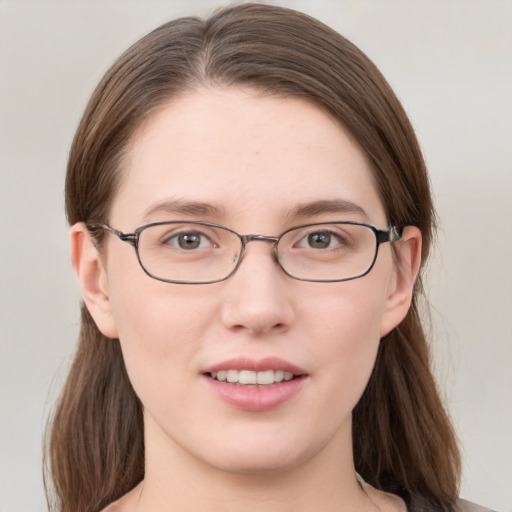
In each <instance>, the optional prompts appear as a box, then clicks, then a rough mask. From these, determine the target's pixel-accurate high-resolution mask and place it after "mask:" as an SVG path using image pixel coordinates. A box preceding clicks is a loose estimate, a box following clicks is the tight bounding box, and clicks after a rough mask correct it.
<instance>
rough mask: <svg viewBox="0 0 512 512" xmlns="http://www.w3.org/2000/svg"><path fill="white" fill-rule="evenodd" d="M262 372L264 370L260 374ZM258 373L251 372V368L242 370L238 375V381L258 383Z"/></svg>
mask: <svg viewBox="0 0 512 512" xmlns="http://www.w3.org/2000/svg"><path fill="white" fill-rule="evenodd" d="M260 373H263V372H258V374H260ZM258 374H257V373H256V372H250V371H249V370H242V371H241V372H240V373H239V375H238V382H239V383H240V384H256V382H257V380H258Z"/></svg>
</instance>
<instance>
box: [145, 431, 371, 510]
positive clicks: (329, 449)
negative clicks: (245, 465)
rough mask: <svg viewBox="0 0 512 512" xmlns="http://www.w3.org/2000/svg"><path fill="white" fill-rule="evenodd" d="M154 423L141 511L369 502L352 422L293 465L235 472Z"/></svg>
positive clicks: (352, 506) (353, 506)
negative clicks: (174, 439) (214, 463)
mask: <svg viewBox="0 0 512 512" xmlns="http://www.w3.org/2000/svg"><path fill="white" fill-rule="evenodd" d="M149 423H150V424H147V425H146V474H145V480H144V482H143V484H142V485H141V487H140V488H141V492H140V496H139V498H138V503H137V507H136V511H137V512H147V511H150V510H151V511H152V512H170V511H173V510H179V511H180V512H189V511H190V512H192V511H197V510H202V511H204V512H216V511H222V512H231V511H233V512H234V511H237V512H238V511H239V510H240V509H241V507H243V510H244V512H263V511H265V512H267V511H268V510H279V511H280V512H292V511H293V512H306V511H307V512H311V510H315V511H318V512H353V511H356V510H357V511H361V510H363V511H364V510H366V506H367V505H368V503H367V497H366V495H365V494H364V492H362V491H361V488H360V486H359V485H358V483H357V480H356V476H355V470H354V464H353V458H352V442H351V431H350V427H349V428H348V429H345V430H340V431H339V432H337V433H336V434H335V435H334V437H333V439H332V440H331V441H330V442H329V443H328V444H327V445H326V446H325V447H324V448H323V449H322V450H320V451H319V452H317V453H315V454H314V455H313V456H311V457H310V458H308V459H306V460H300V461H294V463H291V464H289V466H288V467H277V468H273V469H266V470H265V471H262V470H252V471H250V470H245V471H240V470H238V471H233V470H232V469H231V470H229V469H226V468H222V467H218V466H217V467H214V466H212V465H211V464H207V463H205V462H204V461H202V460H199V459H198V458H197V457H194V456H192V455H191V454H190V453H189V452H187V451H185V450H183V449H182V448H181V447H179V446H178V445H176V444H174V443H172V442H170V441H169V439H168V438H167V437H166V436H165V435H164V434H163V433H162V432H160V433H159V434H160V435H155V434H156V431H157V430H158V427H157V426H156V425H155V424H154V423H153V424H151V422H149ZM160 436H164V437H166V439H165V442H164V443H162V438H160V440H158V438H159V437H160Z"/></svg>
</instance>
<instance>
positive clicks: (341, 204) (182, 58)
mask: <svg viewBox="0 0 512 512" xmlns="http://www.w3.org/2000/svg"><path fill="white" fill-rule="evenodd" d="M66 208H67V215H68V220H69V222H70V224H71V226H72V228H71V246H72V261H73V266H74V269H75V272H76V274H77V276H78V279H79V282H80V285H81V288H82V293H83V297H84V307H83V309H82V329H81V335H80V346H79V348H78V352H77V355H76V357H75V361H74V364H73V367H72V369H71V372H70V375H69V378H68V382H67V384H66V387H65V389H64V392H63V395H62V398H61V401H60V403H59V406H58V409H57V411H56V414H55V417H54V420H53V427H52V432H51V440H50V448H49V458H50V462H51V471H52V477H53V481H54V484H55V491H56V492H55V494H56V510H62V511H82V510H83V511H100V510H103V509H105V507H107V508H106V509H105V510H107V511H110V512H114V511H123V512H124V511H130V512H131V511H138V512H144V511H153V512H158V511H160V510H162V511H164V510H165V511H167V510H179V511H187V510H191V511H192V510H198V509H200V508H201V509H203V510H223V511H224V510H225V511H229V510H232V509H234V508H235V507H236V508H240V507H244V509H247V510H255V511H257V510H258V511H259V510H269V509H270V510H279V511H287V510H294V511H302V510H312V509H314V510H318V511H327V510H329V511H330V510H339V511H356V510H358V511H359V510H382V511H395V510H396V511H401V510H406V508H407V510H410V511H415V510H417V511H430V510H445V511H455V510H470V508H469V507H470V505H469V504H467V503H463V502H461V501H460V500H459V501H457V488H458V480H459V476H460V459H459V453H458V449H457V445H456V441H455V436H454V434H453V430H452V427H451V424H450V421H449V419H448V417H447V415H446V413H445V411H444V409H443V406H442V404H441V401H440V399H439V395H438V392H437V389H436V385H435V383H434V380H433V378H432V375H431V371H430V368H429V362H428V349H427V344H426V340H425V336H424V334H423V330H422V326H421V320H420V317H419V314H418V300H419V295H420V293H421V266H422V264H423V263H424V262H425V261H426V258H427V256H428V253H429V248H430V244H431V239H432V231H433V218H434V213H433V207H432V201H431V197H430V191H429V183H428V177H427V174H426V170H425V166H424V162H423V159H422V156H421V153H420V150H419V147H418V143H417V141H416V138H415V136H414V133H413V131H412V129H411V126H410V124H409V122H408V120H407V117H406V115H405V113H404V111H403V109H402V108H401V106H400V104H399V102H398V101H397V99H396V97H395V96H394V94H393V92H392V91H391V89H390V88H389V86H388V85H387V83H386V82H385V80H384V78H383V77H382V76H381V74H380V73H379V72H378V70H377V69H376V68H375V66H374V65H373V64H372V63H371V62H370V61H369V60H368V59H367V58H366V57H365V56H364V55H363V54H362V53H361V52H360V51H359V50H358V49H357V48H355V47H354V46H353V45H352V44H351V43H350V42H348V41H347V40H345V39H344V38H342V37H341V36H339V35H338V34H336V33H335V32H333V31H332V30H330V29H329V28H327V27H325V26H324V25H322V24H320V23H319V22H317V21H315V20H313V19H311V18H309V17H307V16H305V15H303V14H300V13H297V12H294V11H291V10H287V9H282V8H278V7H271V6H264V5H252V4H245V5H242V6H238V7H233V8H229V9H225V10H223V11H220V12H219V13H217V14H216V15H214V16H213V17H212V18H210V19H208V20H206V21H201V20H198V19H192V18H188V19H181V20H176V21H174V22H171V23H168V24H166V25H163V26H161V27H159V28H158V29H156V30H155V31H154V32H152V33H151V34H149V35H148V36H146V37H145V38H143V39H142V40H141V41H139V42H138V43H136V44H135V45H134V46H133V47H132V48H131V49H129V50H128V51H127V52H126V53H125V54H124V55H123V56H121V58H120V59H119V60H118V61H117V62H116V63H115V64H114V65H113V67H112V68H111V69H110V70H109V71H108V72H107V74H106V76H105V77H104V79H103V80H102V82H101V83H100V84H99V86H98V88H97V89H96V91H95V93H94V94H93V97H92V98H91V100H90V102H89V105H88V107H87V109H86V112H85V114H84V116H83V119H82V121H81V123H80V126H79V128H78V131H77V134H76V136H75V139H74V142H73V146H72V149H71V154H70V158H69V165H68V175H67V182H66ZM123 242H126V243H123ZM130 245H131V247H130Z"/></svg>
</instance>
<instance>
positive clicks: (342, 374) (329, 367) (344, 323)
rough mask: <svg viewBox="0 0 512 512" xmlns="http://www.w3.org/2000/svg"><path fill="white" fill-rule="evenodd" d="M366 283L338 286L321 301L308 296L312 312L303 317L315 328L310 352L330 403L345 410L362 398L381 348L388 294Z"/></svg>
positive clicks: (371, 282)
mask: <svg viewBox="0 0 512 512" xmlns="http://www.w3.org/2000/svg"><path fill="white" fill-rule="evenodd" d="M366 277H367V278H368V279H366V280H365V278H362V279H360V280H354V281H348V282H345V283H339V284H336V285H334V286H333V287H332V288H331V289H330V290H329V293H327V294H326V293H325V290H324V291H323V292H319V293H320V294H321V296H318V297H315V296H314V294H310V295H309V300H308V304H309V306H308V307H307V308H306V309H308V310H309V312H308V311H306V309H305V310H304V311H303V312H302V314H303V317H304V318H306V317H307V318H309V319H310V322H309V323H310V326H312V335H313V336H314V342H313V343H314V344H312V345H311V346H310V350H311V351H312V357H317V361H318V373H319V378H321V379H324V378H325V386H326V387H327V388H329V389H330V393H328V394H327V395H326V401H332V400H334V401H335V402H336V403H338V404H339V405H340V406H341V407H343V408H344V409H347V408H348V409H352V408H353V407H354V406H355V404H356V403H357V401H358V400H359V398H360V396H361V394H362V393H363V391H364V388H365V387H366V384H367V382H368V379H369V378H370V375H371V372H372V370H373V366H374V363H375V358H376V354H377V350H378V348H379V344H380V326H381V321H382V318H383V315H384V312H385V304H386V300H385V298H386V294H385V293H384V292H380V293H379V292H378V290H383V289H384V287H383V286H382V283H378V282H377V281H378V280H377V279H371V278H370V275H368V276H366ZM313 333H314V334H313ZM340 398H341V401H340ZM342 402H343V403H342ZM331 403H332V402H331Z"/></svg>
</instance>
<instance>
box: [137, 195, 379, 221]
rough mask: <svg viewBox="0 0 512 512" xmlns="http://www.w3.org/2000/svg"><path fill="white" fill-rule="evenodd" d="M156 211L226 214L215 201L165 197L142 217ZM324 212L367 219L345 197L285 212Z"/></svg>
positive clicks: (289, 216)
mask: <svg viewBox="0 0 512 512" xmlns="http://www.w3.org/2000/svg"><path fill="white" fill-rule="evenodd" d="M157 213H168V214H174V215H176V214H180V215H186V216H189V217H196V218H204V217H208V218H212V217H213V218H216V219H218V218H221V217H224V216H225V214H226V210H225V208H224V207H223V206H221V205H219V204H216V203H205V202H202V201H188V200H183V199H165V200H163V201H160V202H158V203H155V204H153V205H151V206H149V207H148V208H146V209H145V210H144V212H143V218H144V220H145V221H148V220H149V219H150V217H151V216H152V215H154V214H157ZM326 213H334V214H347V213H355V214H358V215H360V216H361V217H363V219H365V220H368V219H369V217H368V214H367V213H366V211H365V210H364V209H363V208H362V207H361V206H359V205H358V204H356V203H353V202H351V201H347V200H345V199H323V200H319V201H311V202H308V203H303V204H299V205H297V206H295V207H294V208H292V209H291V210H289V211H288V213H287V214H286V218H287V219H288V221H292V220H293V219H294V218H296V217H313V216H315V215H323V214H326Z"/></svg>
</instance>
